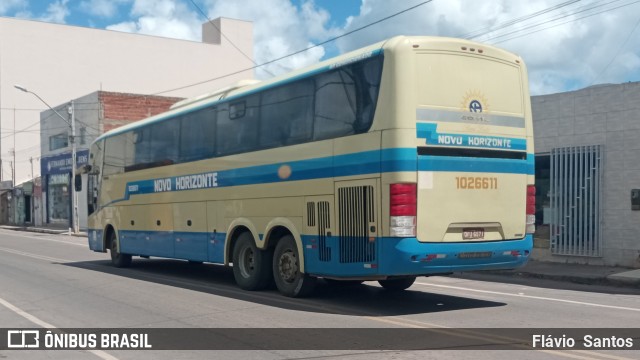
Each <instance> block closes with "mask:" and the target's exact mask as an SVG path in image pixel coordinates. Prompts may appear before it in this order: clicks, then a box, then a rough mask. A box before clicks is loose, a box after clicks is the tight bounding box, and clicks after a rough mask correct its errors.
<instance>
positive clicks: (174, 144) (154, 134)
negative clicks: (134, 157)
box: [149, 121, 180, 165]
mask: <svg viewBox="0 0 640 360" xmlns="http://www.w3.org/2000/svg"><path fill="white" fill-rule="evenodd" d="M151 128H152V130H151V142H150V144H149V150H150V155H151V159H150V160H151V163H153V164H154V165H160V164H165V165H166V164H173V163H176V162H178V151H179V148H178V141H179V139H178V135H179V131H180V124H179V123H178V122H177V121H163V122H159V123H157V124H154V125H153V126H151Z"/></svg>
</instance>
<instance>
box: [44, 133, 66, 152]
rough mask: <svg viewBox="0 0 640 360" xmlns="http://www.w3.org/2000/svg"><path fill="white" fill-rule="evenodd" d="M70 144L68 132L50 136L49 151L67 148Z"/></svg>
mask: <svg viewBox="0 0 640 360" xmlns="http://www.w3.org/2000/svg"><path fill="white" fill-rule="evenodd" d="M67 146H69V135H67V133H66V132H64V133H61V134H57V135H53V136H49V151H53V150H58V149H62V148H66V147H67Z"/></svg>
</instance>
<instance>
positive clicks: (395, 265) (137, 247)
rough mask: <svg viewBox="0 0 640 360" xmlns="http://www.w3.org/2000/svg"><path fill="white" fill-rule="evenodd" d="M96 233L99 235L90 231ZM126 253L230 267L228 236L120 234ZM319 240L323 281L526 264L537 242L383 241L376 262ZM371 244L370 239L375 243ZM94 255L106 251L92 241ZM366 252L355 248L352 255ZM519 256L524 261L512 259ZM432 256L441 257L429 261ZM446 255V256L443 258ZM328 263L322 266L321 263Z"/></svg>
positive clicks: (308, 253) (317, 264) (316, 252)
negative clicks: (348, 256)
mask: <svg viewBox="0 0 640 360" xmlns="http://www.w3.org/2000/svg"><path fill="white" fill-rule="evenodd" d="M89 232H90V233H94V232H99V230H95V229H90V230H89ZM118 237H119V239H120V251H121V252H123V253H125V254H131V255H142V256H156V257H165V258H176V259H183V260H192V261H203V262H211V263H218V264H222V263H224V244H225V238H226V234H225V233H215V234H212V233H210V232H178V231H176V232H171V231H132V230H121V231H119V232H118ZM317 239H318V236H317V235H302V247H303V253H304V259H305V271H306V272H307V273H309V274H313V275H317V276H347V277H348V276H372V275H378V274H379V275H429V274H438V273H445V272H451V271H462V270H465V271H466V270H490V269H501V268H513V267H517V266H521V265H524V263H526V262H527V260H528V259H529V257H528V255H529V252H530V251H531V247H532V246H533V238H532V236H531V235H527V236H526V237H525V238H524V239H511V240H504V241H489V242H464V243H433V242H432V243H425V242H420V241H418V240H417V239H416V238H396V237H377V238H375V241H374V243H375V245H374V248H375V250H373V253H372V256H370V258H371V261H354V262H341V260H340V258H341V257H340V254H339V251H340V246H339V243H340V237H339V236H328V237H326V238H325V241H324V243H323V244H324V247H323V249H322V252H323V254H324V256H322V257H321V256H320V251H321V249H320V246H319V244H318V241H317ZM369 241H370V240H369ZM89 244H90V247H91V250H95V251H99V250H102V249H101V247H102V244H97V243H96V242H94V241H93V240H92V236H89ZM354 249H360V248H358V247H352V248H349V250H347V251H353V250H354ZM512 251H518V252H519V255H520V256H514V255H512V253H511V252H512ZM461 252H475V253H480V252H490V253H491V256H490V257H486V258H474V257H470V258H468V259H461V258H460V257H459V256H458V254H459V253H461ZM427 255H440V257H439V258H433V259H428V258H427ZM443 255H444V257H443ZM321 258H322V259H323V260H322V261H321V260H320V259H321Z"/></svg>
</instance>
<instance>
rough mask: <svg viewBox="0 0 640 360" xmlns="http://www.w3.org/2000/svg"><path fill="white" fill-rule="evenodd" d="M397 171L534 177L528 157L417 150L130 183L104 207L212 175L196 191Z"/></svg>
mask: <svg viewBox="0 0 640 360" xmlns="http://www.w3.org/2000/svg"><path fill="white" fill-rule="evenodd" d="M285 165H286V166H289V167H290V168H291V175H290V176H289V177H288V178H286V179H281V178H280V177H279V176H278V169H280V168H281V167H282V166H285ZM398 171H411V172H414V171H448V172H484V173H506V174H526V175H533V174H534V156H533V155H531V154H529V155H527V159H526V160H518V159H494V158H491V159H489V158H467V157H449V156H430V155H425V156H418V155H417V150H416V149H415V148H395V149H382V150H371V151H363V152H359V153H354V154H346V155H337V156H330V157H322V158H315V159H308V160H298V161H292V162H287V163H278V164H269V165H258V166H250V167H245V168H238V169H230V170H221V171H211V172H208V173H198V174H187V175H181V176H173V177H167V178H156V179H148V180H138V181H132V182H128V183H127V186H126V190H125V194H124V197H123V198H121V199H118V200H114V201H112V202H111V203H109V204H107V205H105V206H109V205H111V204H113V203H116V202H120V201H125V200H128V199H129V198H130V197H131V196H132V195H142V194H152V193H157V192H158V193H159V192H165V191H183V190H195V189H196V188H190V189H178V187H177V186H176V185H177V183H178V181H179V179H181V178H184V177H189V176H198V175H208V174H212V173H215V174H216V176H217V183H215V184H213V183H209V184H207V183H204V184H202V186H200V187H198V188H197V189H207V188H214V187H231V186H240V185H256V184H268V183H275V182H284V181H301V180H314V179H325V178H333V177H342V176H354V175H367V174H377V173H389V172H398ZM155 181H166V182H167V183H168V184H167V185H166V186H167V187H166V188H163V190H162V191H156V188H155V186H154V184H155Z"/></svg>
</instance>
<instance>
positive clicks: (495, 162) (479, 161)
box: [418, 154, 535, 175]
mask: <svg viewBox="0 0 640 360" xmlns="http://www.w3.org/2000/svg"><path fill="white" fill-rule="evenodd" d="M418 170H419V171H451V172H482V173H500V174H526V175H534V170H535V167H534V156H533V155H529V154H527V159H526V160H514V159H487V158H465V157H449V156H420V159H419V160H418Z"/></svg>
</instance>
